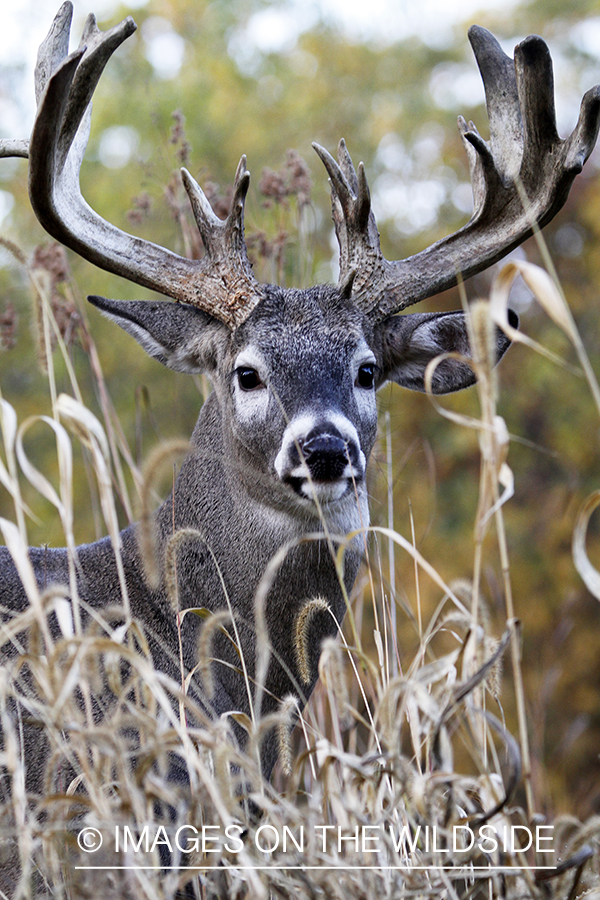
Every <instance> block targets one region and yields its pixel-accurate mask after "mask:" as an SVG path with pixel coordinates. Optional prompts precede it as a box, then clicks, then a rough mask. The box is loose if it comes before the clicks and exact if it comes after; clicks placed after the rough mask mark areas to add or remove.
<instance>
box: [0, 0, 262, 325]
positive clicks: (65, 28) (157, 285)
mask: <svg viewBox="0 0 600 900" xmlns="http://www.w3.org/2000/svg"><path fill="white" fill-rule="evenodd" d="M72 14H73V8H72V4H71V3H70V2H67V3H64V4H63V5H62V7H61V8H60V10H59V12H58V14H57V16H56V18H55V20H54V22H53V24H52V27H51V29H50V32H49V34H48V36H47V38H46V39H45V41H44V42H43V44H42V45H41V46H40V50H39V55H38V63H37V66H36V72H35V88H36V99H37V101H38V109H37V114H36V119H35V124H34V127H33V132H32V135H31V140H30V141H29V143H27V142H26V141H3V142H0V156H28V157H29V195H30V199H31V204H32V206H33V209H34V212H35V214H36V216H37V217H38V219H39V221H40V223H41V224H42V225H43V227H44V228H45V229H46V230H47V231H48V232H49V233H50V234H51V235H52V236H53V237H54V238H56V240H58V241H60V242H61V243H63V244H65V245H66V246H67V247H70V248H71V249H72V250H74V251H75V252H76V253H79V254H80V255H81V256H83V257H84V258H85V259H87V260H89V261H90V262H92V263H95V265H97V266H100V268H103V269H106V270H107V271H109V272H113V273H114V274H116V275H121V276H123V277H124V278H127V279H129V280H130V281H134V282H135V283H136V284H140V285H142V286H144V287H148V288H151V289H152V290H155V291H158V292H159V293H161V294H165V295H166V296H168V297H172V298H174V299H175V300H180V301H183V302H185V303H190V304H192V305H194V306H197V307H199V308H200V309H202V310H204V311H205V312H207V313H210V314H211V315H213V316H216V317H217V318H218V319H220V320H221V321H223V322H224V323H225V324H226V325H228V326H229V327H231V328H234V327H235V326H237V325H239V324H241V322H243V321H244V320H245V319H246V318H247V317H248V315H249V314H250V312H251V311H252V309H253V308H254V306H256V304H257V303H258V302H259V300H260V299H261V298H262V296H263V293H262V289H261V287H260V285H259V284H258V282H257V281H256V279H255V278H254V275H253V273H252V267H251V265H250V262H249V260H248V257H247V254H246V247H245V244H244V200H245V197H246V193H247V191H248V184H249V178H250V173H249V172H248V171H247V169H246V161H245V158H242V160H241V162H240V165H239V167H238V171H237V174H236V180H235V196H234V202H233V207H232V210H231V213H230V215H229V216H228V218H227V219H226V220H225V221H222V220H221V219H218V218H217V217H216V216H215V215H214V213H213V212H212V209H210V204H209V203H208V200H207V199H206V197H205V196H204V194H203V193H202V190H201V189H200V187H199V186H198V185H197V184H196V182H195V181H194V180H193V178H192V177H191V175H190V174H189V173H188V172H186V171H185V170H184V171H183V172H182V176H183V181H184V185H185V188H186V190H187V192H188V195H189V197H190V200H191V203H192V207H193V210H194V214H195V216H196V222H197V224H198V227H199V230H200V234H201V237H202V240H203V243H204V246H205V248H206V255H205V256H204V258H203V259H201V260H191V259H186V258H185V257H181V256H178V255H177V254H175V253H172V252H171V251H169V250H166V249H165V248H163V247H159V246H157V245H156V244H153V243H151V242H150V241H144V240H141V239H140V238H137V237H134V236H133V235H130V234H127V233H126V232H124V231H121V230H120V229H118V228H116V227H115V226H114V225H111V224H110V223H109V222H107V221H106V220H105V219H103V218H102V217H101V216H99V215H98V214H97V213H96V212H95V211H94V210H92V209H91V208H90V207H89V206H88V204H87V203H86V202H85V200H84V198H83V197H82V195H81V190H80V186H79V171H80V168H81V162H82V159H83V155H84V153H85V149H86V146H87V141H88V137H89V130H90V118H91V103H90V101H91V98H92V94H93V92H94V90H95V88H96V85H97V84H98V81H99V79H100V76H101V75H102V72H103V70H104V67H105V65H106V63H107V62H108V60H109V59H110V57H111V55H112V54H113V53H114V51H115V50H116V49H117V47H119V46H120V45H121V44H122V42H123V41H124V40H125V39H126V38H128V37H129V36H130V35H131V34H133V32H134V31H135V29H136V25H135V22H134V21H133V19H132V18H131V17H128V18H127V19H125V20H124V21H123V22H121V23H120V24H119V25H116V26H114V27H113V28H111V29H110V30H108V31H106V32H102V31H100V30H99V28H98V26H97V24H96V19H95V17H94V16H89V17H88V19H87V22H86V25H85V29H84V32H83V37H82V40H81V44H80V46H79V48H78V49H77V50H75V51H74V52H73V53H71V54H70V55H68V44H69V33H70V28H71V20H72Z"/></svg>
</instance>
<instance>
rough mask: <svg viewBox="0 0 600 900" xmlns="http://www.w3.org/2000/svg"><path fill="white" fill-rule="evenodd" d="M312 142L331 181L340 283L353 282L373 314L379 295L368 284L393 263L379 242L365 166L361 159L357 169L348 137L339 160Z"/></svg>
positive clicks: (358, 296) (360, 299) (341, 145)
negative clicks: (382, 251)
mask: <svg viewBox="0 0 600 900" xmlns="http://www.w3.org/2000/svg"><path fill="white" fill-rule="evenodd" d="M312 146H313V148H314V150H315V152H316V153H317V155H318V156H319V158H320V159H321V161H322V162H323V165H324V166H325V168H326V169H327V172H328V174H329V178H330V183H331V207H332V217H333V222H334V226H335V233H336V237H337V240H338V244H339V247H340V276H339V283H340V285H344V286H345V285H348V284H349V283H352V292H353V297H354V298H355V299H356V300H357V302H358V304H359V305H360V306H361V307H362V308H363V309H364V311H365V312H366V313H368V314H372V313H374V311H375V308H376V303H377V297H375V298H373V296H372V295H370V294H369V293H368V291H367V290H366V288H367V286H368V284H370V283H372V282H373V281H377V280H378V279H381V278H382V277H383V276H384V275H385V271H386V268H387V266H389V263H388V262H387V261H386V260H385V259H384V257H383V255H382V253H381V248H380V246H379V233H378V231H377V223H376V222H375V216H374V215H373V211H372V209H371V193H370V191H369V185H368V183H367V176H366V174H365V167H364V165H363V164H362V162H361V163H359V166H358V173H357V172H356V169H355V168H354V164H353V162H352V158H351V156H350V154H349V153H348V149H347V147H346V142H345V141H344V140H341V141H340V143H339V145H338V162H336V161H335V159H334V158H333V156H331V154H330V153H329V152H328V151H327V150H325V149H324V148H323V147H321V146H319V144H316V143H313V145H312ZM344 290H345V288H344Z"/></svg>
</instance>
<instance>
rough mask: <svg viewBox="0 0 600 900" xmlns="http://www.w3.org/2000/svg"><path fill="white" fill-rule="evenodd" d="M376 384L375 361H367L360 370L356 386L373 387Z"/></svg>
mask: <svg viewBox="0 0 600 900" xmlns="http://www.w3.org/2000/svg"><path fill="white" fill-rule="evenodd" d="M374 384H375V363H365V364H364V366H361V367H360V369H359V370H358V375H357V376H356V386H357V387H361V388H372V387H373V385H374Z"/></svg>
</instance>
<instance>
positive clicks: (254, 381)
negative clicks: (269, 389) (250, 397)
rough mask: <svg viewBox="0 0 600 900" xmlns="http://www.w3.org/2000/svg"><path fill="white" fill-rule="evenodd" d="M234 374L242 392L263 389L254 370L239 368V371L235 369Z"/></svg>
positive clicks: (244, 367)
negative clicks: (235, 373)
mask: <svg viewBox="0 0 600 900" xmlns="http://www.w3.org/2000/svg"><path fill="white" fill-rule="evenodd" d="M236 372H237V377H238V382H239V385H240V387H241V389H242V390H243V391H255V390H256V389H257V388H260V387H264V384H263V383H262V381H261V380H260V375H259V374H258V372H257V371H256V369H250V368H248V367H247V366H240V368H239V369H236Z"/></svg>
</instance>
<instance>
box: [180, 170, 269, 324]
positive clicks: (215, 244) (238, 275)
mask: <svg viewBox="0 0 600 900" xmlns="http://www.w3.org/2000/svg"><path fill="white" fill-rule="evenodd" d="M181 177H182V179H183V185H184V187H185V189H186V192H187V195H188V197H189V199H190V203H191V206H192V212H193V213H194V218H195V219H196V224H197V226H198V230H199V232H200V236H201V238H202V242H203V244H204V248H205V250H206V256H205V258H204V259H203V260H202V263H204V264H205V271H204V277H205V278H207V279H210V281H211V283H212V299H213V313H212V314H213V315H216V316H217V318H220V319H222V320H223V321H225V318H224V317H225V316H227V318H228V319H229V320H230V324H231V326H232V327H235V326H237V325H241V324H242V322H244V321H245V320H246V319H247V318H248V316H249V314H250V313H251V312H252V310H253V309H254V307H255V306H256V304H257V303H258V302H259V301H260V300H261V299H262V297H263V296H264V295H263V291H262V288H261V286H260V284H259V283H258V282H257V281H256V279H255V278H254V274H253V272H252V266H251V264H250V261H249V259H248V253H247V251H246V242H245V240H244V204H245V201H246V194H247V193H248V188H249V186H250V172H249V171H248V170H247V168H246V157H245V156H242V158H241V160H240V162H239V165H238V168H237V172H236V174H235V180H234V192H233V200H232V203H231V210H230V212H229V215H228V216H227V218H226V219H225V220H224V221H223V220H222V219H220V218H219V217H218V216H217V215H215V213H214V212H213V209H212V207H211V205H210V203H209V201H208V198H207V197H206V194H205V193H204V191H203V190H202V188H201V187H200V185H199V184H198V183H197V182H196V181H195V179H194V178H192V176H191V175H190V173H189V172H188V171H187V169H182V170H181ZM214 310H217V311H214ZM228 324H229V323H228Z"/></svg>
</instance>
